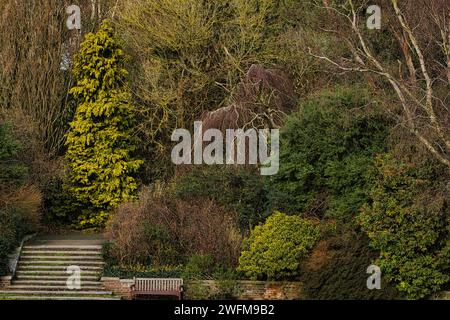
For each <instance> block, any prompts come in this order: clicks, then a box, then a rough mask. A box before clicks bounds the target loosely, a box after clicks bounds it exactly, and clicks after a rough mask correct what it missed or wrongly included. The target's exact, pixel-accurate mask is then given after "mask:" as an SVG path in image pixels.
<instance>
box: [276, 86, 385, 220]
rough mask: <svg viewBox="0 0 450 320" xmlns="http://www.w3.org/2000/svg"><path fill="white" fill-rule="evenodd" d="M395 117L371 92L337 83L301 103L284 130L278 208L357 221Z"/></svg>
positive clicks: (277, 189) (277, 186)
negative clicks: (374, 165)
mask: <svg viewBox="0 0 450 320" xmlns="http://www.w3.org/2000/svg"><path fill="white" fill-rule="evenodd" d="M388 129H389V121H388V120H387V119H386V118H385V117H383V116H382V115H381V114H380V113H379V111H377V105H376V102H373V101H372V102H371V101H370V100H369V95H368V93H367V92H366V90H364V89H362V88H359V87H348V88H347V87H335V88H333V90H330V91H325V92H322V93H321V94H320V95H319V96H317V97H316V98H313V99H311V100H309V101H307V102H305V103H304V104H303V105H301V107H300V110H299V112H297V113H294V114H292V115H290V116H289V117H288V120H287V123H286V125H285V127H284V128H283V129H282V132H281V138H280V139H281V150H280V171H279V173H278V174H277V175H275V176H272V177H270V178H269V180H268V190H269V193H268V194H269V203H270V207H271V208H272V209H279V210H283V211H286V212H287V213H291V214H294V213H297V212H301V213H303V214H306V215H314V216H319V217H322V216H324V215H325V216H326V217H328V218H336V219H338V220H339V221H343V222H348V221H351V219H352V217H353V216H354V214H355V213H357V211H358V209H359V208H360V207H361V205H362V204H363V203H364V202H365V201H366V200H367V193H368V183H369V182H368V181H367V179H366V175H367V172H368V170H369V168H370V167H372V159H373V156H374V155H375V154H376V153H379V152H381V151H382V150H383V149H384V148H385V143H386V142H385V140H386V136H387V133H388Z"/></svg>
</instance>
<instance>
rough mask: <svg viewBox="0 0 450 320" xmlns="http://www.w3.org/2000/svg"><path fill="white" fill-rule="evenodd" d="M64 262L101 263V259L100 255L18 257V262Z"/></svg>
mask: <svg viewBox="0 0 450 320" xmlns="http://www.w3.org/2000/svg"><path fill="white" fill-rule="evenodd" d="M42 260H45V261H54V260H57V261H66V260H70V261H75V260H80V261H102V262H103V259H102V257H101V256H100V255H92V256H88V255H85V256H75V255H67V256H57V255H47V256H45V255H43V256H41V255H21V256H20V261H23V262H25V261H42Z"/></svg>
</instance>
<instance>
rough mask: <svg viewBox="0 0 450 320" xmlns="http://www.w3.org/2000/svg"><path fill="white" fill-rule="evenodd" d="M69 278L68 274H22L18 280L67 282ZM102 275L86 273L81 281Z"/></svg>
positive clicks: (96, 279)
mask: <svg viewBox="0 0 450 320" xmlns="http://www.w3.org/2000/svg"><path fill="white" fill-rule="evenodd" d="M67 279H68V275H67V274H64V275H58V274H54V275H20V277H18V280H16V281H15V282H17V281H34V280H43V281H64V282H66V281H67ZM99 280H100V276H99V275H98V274H95V275H86V274H81V281H99Z"/></svg>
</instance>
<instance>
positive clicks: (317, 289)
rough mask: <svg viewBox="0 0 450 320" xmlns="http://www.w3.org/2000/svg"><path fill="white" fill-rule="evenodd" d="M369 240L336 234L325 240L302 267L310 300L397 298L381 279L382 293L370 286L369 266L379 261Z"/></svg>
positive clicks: (304, 283) (305, 288)
mask: <svg viewBox="0 0 450 320" xmlns="http://www.w3.org/2000/svg"><path fill="white" fill-rule="evenodd" d="M377 256H378V254H377V252H376V251H374V250H371V249H370V247H369V241H368V239H367V237H364V236H361V235H359V234H357V233H355V232H348V233H344V234H343V235H335V236H332V237H330V238H328V239H326V240H322V241H320V242H319V244H318V245H317V246H316V247H315V248H314V250H313V251H312V253H311V255H310V257H309V258H308V260H306V261H305V263H304V264H302V267H301V275H300V276H301V278H300V280H301V281H302V282H303V289H304V291H305V294H306V295H307V298H308V299H313V300H372V299H383V300H390V299H397V298H398V297H399V295H398V293H397V291H396V290H395V289H394V288H393V287H392V286H391V285H390V284H389V283H387V281H386V279H385V277H382V278H381V289H380V290H369V289H368V288H367V285H366V281H367V278H368V276H369V275H368V274H367V272H366V271H367V267H368V266H370V265H372V264H373V263H374V262H375V261H376V259H377Z"/></svg>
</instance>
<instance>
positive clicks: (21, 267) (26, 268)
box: [17, 264, 103, 272]
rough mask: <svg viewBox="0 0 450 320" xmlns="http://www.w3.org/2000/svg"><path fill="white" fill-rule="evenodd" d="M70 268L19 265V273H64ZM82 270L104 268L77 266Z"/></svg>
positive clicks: (100, 269)
mask: <svg viewBox="0 0 450 320" xmlns="http://www.w3.org/2000/svg"><path fill="white" fill-rule="evenodd" d="M68 267H69V266H68V265H55V266H51V265H43V266H34V265H21V264H19V268H18V269H17V270H18V271H19V272H20V271H41V270H42V271H63V272H66V271H67V268H68ZM77 267H79V268H80V269H81V271H82V272H83V271H88V272H89V271H92V272H94V271H96V272H99V271H102V270H103V268H102V267H99V266H77Z"/></svg>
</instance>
